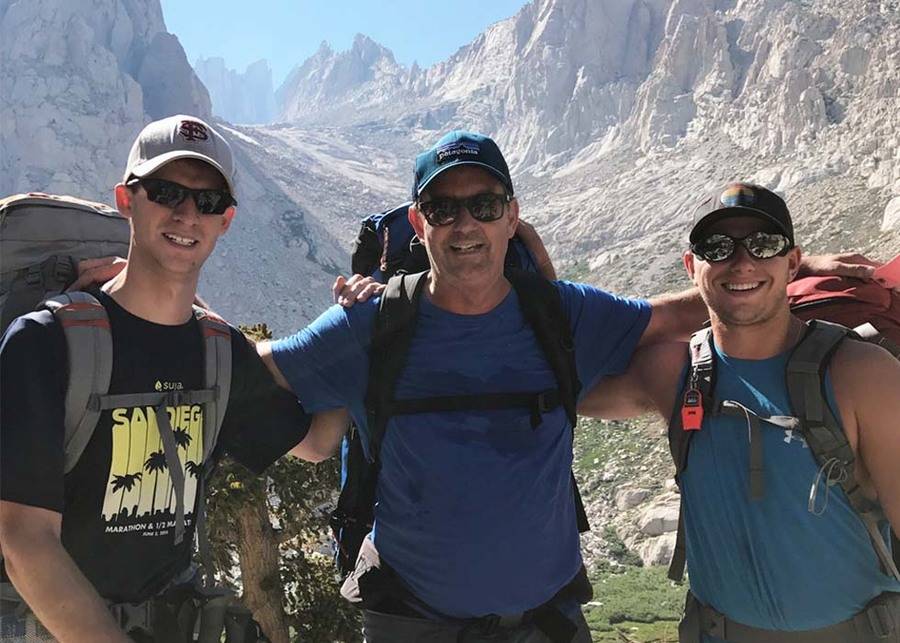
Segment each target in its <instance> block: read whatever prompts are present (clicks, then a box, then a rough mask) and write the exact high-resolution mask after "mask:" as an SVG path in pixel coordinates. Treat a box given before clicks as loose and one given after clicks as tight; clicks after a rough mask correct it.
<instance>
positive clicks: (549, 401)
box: [387, 389, 560, 429]
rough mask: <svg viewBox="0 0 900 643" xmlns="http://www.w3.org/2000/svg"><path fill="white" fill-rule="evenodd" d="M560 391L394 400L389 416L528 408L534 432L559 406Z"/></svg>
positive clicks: (389, 407) (390, 405)
mask: <svg viewBox="0 0 900 643" xmlns="http://www.w3.org/2000/svg"><path fill="white" fill-rule="evenodd" d="M559 397H560V396H559V391H558V390H556V389H550V390H547V391H538V392H535V393H480V394H478V395H446V396H442V397H423V398H417V399H414V400H394V401H392V402H390V403H389V404H388V408H387V414H388V415H390V416H394V415H410V414H413V413H448V412H452V411H494V410H500V409H517V408H522V407H524V408H527V409H529V410H530V411H531V428H532V429H536V428H537V427H538V425H539V424H540V423H541V414H543V413H546V412H547V411H550V410H552V409H555V408H556V407H557V406H559V405H560V399H559Z"/></svg>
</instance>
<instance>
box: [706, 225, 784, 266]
mask: <svg viewBox="0 0 900 643" xmlns="http://www.w3.org/2000/svg"><path fill="white" fill-rule="evenodd" d="M738 244H741V245H742V246H744V248H746V250H747V252H748V253H749V254H750V256H751V257H753V258H754V259H771V258H772V257H777V256H782V255H786V254H787V252H788V250H790V249H791V248H792V247H793V246H792V245H791V241H790V239H788V238H787V237H786V236H784V235H783V234H778V233H776V232H751V233H750V234H748V235H747V236H746V237H742V238H740V239H738V238H737V237H730V236H728V235H727V234H711V235H709V236H708V237H706V238H704V239H701V240H700V241H698V242H697V243H694V244H691V252H693V253H694V254H695V255H697V256H698V257H700V258H701V259H704V260H706V261H709V262H711V263H716V262H718V261H725V260H726V259H729V258H730V257H731V255H733V254H734V252H735V250H737V247H738Z"/></svg>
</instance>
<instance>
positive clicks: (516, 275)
mask: <svg viewBox="0 0 900 643" xmlns="http://www.w3.org/2000/svg"><path fill="white" fill-rule="evenodd" d="M505 274H506V278H507V279H508V280H509V282H510V283H511V284H512V286H513V288H515V290H516V295H517V296H518V298H519V306H520V307H521V309H522V316H523V317H525V321H527V322H528V324H529V325H530V326H531V328H532V330H533V331H534V335H535V337H536V338H537V341H538V345H539V346H540V347H541V350H542V351H543V353H544V357H545V359H546V360H547V362H548V363H549V364H550V368H551V370H552V371H553V374H554V375H555V376H556V385H557V387H558V389H559V396H560V404H562V406H563V408H564V409H565V410H566V417H567V418H568V419H569V423H570V424H571V425H572V435H573V438H574V435H575V427H576V425H577V424H578V411H577V409H576V407H577V404H578V395H579V393H581V381H580V380H579V379H578V369H577V367H576V363H575V340H574V338H573V337H572V329H571V325H570V323H569V318H568V316H567V315H566V313H565V311H564V310H563V307H562V301H561V299H560V296H559V291H558V290H557V289H556V286H554V285H553V283H552V282H550V281H547V280H546V279H544V278H543V277H541V276H540V275H538V274H535V273H532V272H527V271H524V270H514V269H510V270H507V271H506V273H505Z"/></svg>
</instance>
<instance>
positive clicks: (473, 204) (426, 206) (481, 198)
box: [418, 192, 512, 226]
mask: <svg viewBox="0 0 900 643" xmlns="http://www.w3.org/2000/svg"><path fill="white" fill-rule="evenodd" d="M510 201H512V197H511V196H509V195H508V194H496V193H494V192H484V193H482V194H476V195H474V196H470V197H468V198H466V199H454V198H452V197H438V198H436V199H431V200H429V201H419V203H418V210H419V212H421V213H422V216H424V217H425V220H426V221H428V223H429V224H431V225H433V226H444V225H450V224H451V223H453V222H454V221H456V219H457V217H459V213H460V212H461V211H462V208H463V207H465V209H466V210H467V211H468V212H469V214H470V215H471V216H472V218H473V219H475V220H476V221H482V222H488V221H496V220H497V219H499V218H500V217H502V216H503V208H504V206H505V205H506V204H507V203H509V202H510Z"/></svg>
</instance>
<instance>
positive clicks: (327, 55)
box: [277, 34, 409, 122]
mask: <svg viewBox="0 0 900 643" xmlns="http://www.w3.org/2000/svg"><path fill="white" fill-rule="evenodd" d="M408 79H409V72H407V70H406V69H404V68H403V67H402V66H401V65H399V64H398V63H397V62H396V60H395V59H394V54H393V53H392V52H391V51H390V50H389V49H387V48H386V47H384V46H382V45H380V44H378V43H377V42H375V41H374V40H372V39H371V38H369V37H368V36H364V35H362V34H357V35H356V37H355V38H354V40H353V45H352V46H351V48H350V49H349V50H347V51H341V52H334V51H332V49H331V47H330V46H328V45H327V43H323V44H322V46H321V47H319V50H318V51H317V52H316V53H315V54H313V55H312V56H311V57H310V58H308V59H306V60H305V61H304V62H303V64H301V65H300V66H299V67H296V68H295V69H294V70H293V71H292V72H291V73H290V74H289V75H288V78H287V80H285V82H284V84H283V85H282V86H281V87H280V88H279V89H278V92H277V100H278V104H279V106H280V117H279V120H282V121H293V122H311V121H315V122H334V121H335V120H336V119H337V120H340V119H341V118H343V113H344V112H346V110H347V109H348V108H350V107H351V106H352V108H353V109H359V108H360V106H361V105H367V104H383V103H385V102H390V100H391V98H392V97H393V96H395V95H396V93H397V92H398V91H399V90H401V89H402V88H403V87H405V86H406V84H407V83H408Z"/></svg>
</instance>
